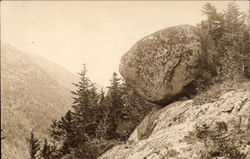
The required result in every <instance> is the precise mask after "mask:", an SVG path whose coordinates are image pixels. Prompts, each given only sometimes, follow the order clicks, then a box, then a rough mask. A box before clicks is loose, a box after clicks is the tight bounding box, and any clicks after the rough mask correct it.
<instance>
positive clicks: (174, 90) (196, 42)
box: [119, 25, 217, 105]
mask: <svg viewBox="0 0 250 159" xmlns="http://www.w3.org/2000/svg"><path fill="white" fill-rule="evenodd" d="M216 56H217V54H216V52H215V51H214V45H213V42H212V40H211V39H210V38H209V37H208V36H207V34H206V33H204V32H202V31H201V30H200V29H199V28H197V27H194V26H190V25H179V26H174V27H169V28H166V29H163V30H160V31H158V32H155V33H153V34H151V35H149V36H146V37H144V38H143V39H141V40H140V41H138V42H137V43H136V44H135V45H134V46H133V47H132V48H131V49H130V50H129V51H128V52H127V53H125V54H124V55H123V56H122V58H121V61H120V67H119V70H120V73H121V75H122V76H123V78H124V79H125V81H126V82H127V83H128V84H129V85H130V86H132V87H133V88H134V89H135V90H136V91H137V92H138V93H139V94H140V95H141V96H142V97H144V98H145V99H147V100H148V101H150V102H152V103H156V104H159V105H166V104H169V103H171V102H172V101H173V100H174V99H176V98H178V97H180V96H183V95H184V94H185V93H186V92H188V91H189V90H188V89H190V86H191V85H192V82H194V81H195V80H196V79H197V78H198V77H202V76H205V75H208V74H216V67H215V65H216V64H215V61H216Z"/></svg>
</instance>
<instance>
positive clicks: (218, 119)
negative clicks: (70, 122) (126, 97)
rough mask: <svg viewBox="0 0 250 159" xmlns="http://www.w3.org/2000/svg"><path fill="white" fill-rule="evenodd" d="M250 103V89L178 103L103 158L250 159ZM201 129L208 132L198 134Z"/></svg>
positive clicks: (148, 120)
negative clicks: (202, 100) (200, 103)
mask: <svg viewBox="0 0 250 159" xmlns="http://www.w3.org/2000/svg"><path fill="white" fill-rule="evenodd" d="M247 87H248V88H249V83H248V85H247ZM249 104H250V101H249V92H248V89H247V88H244V89H242V88H241V89H236V90H232V91H228V92H226V93H223V94H222V95H221V96H220V97H219V98H218V99H216V100H214V101H211V102H208V103H205V104H202V105H195V104H194V102H193V100H186V101H178V102H174V103H172V104H170V105H168V106H167V107H164V108H162V109H159V110H156V111H153V112H151V113H150V114H148V116H146V117H145V119H144V120H143V121H142V122H141V124H140V125H139V126H138V127H137V128H136V129H135V130H134V132H133V133H132V135H131V136H130V138H129V140H128V141H127V143H126V144H122V145H118V146H115V147H113V148H112V149H110V150H108V151H107V152H106V153H105V154H103V155H102V156H101V157H99V159H201V158H206V157H209V156H210V158H211V159H212V158H213V159H216V158H217V159H218V158H220V159H229V158H230V159H231V158H238V159H243V158H246V159H248V158H249V157H250V151H249V149H250V144H249V143H250V138H249V137H250V136H249V133H250V125H249V124H250V123H249V121H250V113H249V112H250V107H249ZM204 125H206V126H204ZM197 126H200V127H201V126H203V127H204V129H200V130H202V131H198V129H197ZM206 127H207V131H206V129H205V128H206ZM212 130H213V131H212ZM202 135H203V136H202ZM205 142H206V144H205ZM206 155H209V156H206ZM240 155H242V157H240Z"/></svg>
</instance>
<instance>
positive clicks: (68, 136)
mask: <svg viewBox="0 0 250 159" xmlns="http://www.w3.org/2000/svg"><path fill="white" fill-rule="evenodd" d="M75 127H76V123H75V122H74V120H73V114H72V112H71V111H70V110H69V111H68V112H67V113H66V114H65V116H64V117H62V118H61V120H59V122H58V130H59V131H60V132H61V135H62V139H63V141H62V148H61V151H62V152H63V153H64V154H66V153H69V149H70V148H75V147H77V137H76V130H75Z"/></svg>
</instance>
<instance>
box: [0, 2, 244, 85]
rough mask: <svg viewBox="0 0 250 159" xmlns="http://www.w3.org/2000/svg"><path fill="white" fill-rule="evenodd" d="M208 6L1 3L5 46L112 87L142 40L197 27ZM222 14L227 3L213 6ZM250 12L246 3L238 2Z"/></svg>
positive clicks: (171, 3) (172, 3)
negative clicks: (181, 27) (115, 74)
mask: <svg viewBox="0 0 250 159" xmlns="http://www.w3.org/2000/svg"><path fill="white" fill-rule="evenodd" d="M205 3H206V2H205V1H117V2H115V1H99V2H98V1H92V2H91V1H71V2H70V1H26V2H25V1H2V2H1V40H3V41H5V42H7V43H9V44H11V45H13V46H15V47H16V48H18V49H20V50H22V51H24V52H27V53H32V54H38V55H40V56H42V57H44V58H46V59H48V60H50V61H53V62H55V63H57V64H59V65H61V66H63V67H65V68H66V69H68V70H70V71H71V72H73V73H76V72H80V71H81V68H82V67H81V66H82V64H83V63H85V64H86V65H87V69H88V76H89V77H90V78H91V80H92V81H94V82H97V83H99V84H102V85H104V86H106V85H108V83H109V79H110V78H111V76H112V73H113V72H114V71H116V72H118V66H119V61H120V57H121V56H122V55H123V54H124V53H125V52H126V51H128V50H129V49H130V48H131V47H132V45H133V44H134V43H135V42H136V41H138V40H140V39H141V38H142V37H144V36H146V35H148V34H150V33H153V32H155V31H158V30H160V29H163V28H165V27H168V26H174V25H178V24H191V25H195V24H197V23H198V22H200V21H201V19H202V18H203V17H202V15H201V7H202V6H203V5H204V4H205ZM210 3H212V4H214V5H215V6H216V7H217V8H218V9H219V10H223V9H225V8H226V5H227V3H228V2H227V1H210ZM237 4H238V5H239V7H240V8H241V10H242V11H244V12H248V11H249V2H248V1H238V2H237Z"/></svg>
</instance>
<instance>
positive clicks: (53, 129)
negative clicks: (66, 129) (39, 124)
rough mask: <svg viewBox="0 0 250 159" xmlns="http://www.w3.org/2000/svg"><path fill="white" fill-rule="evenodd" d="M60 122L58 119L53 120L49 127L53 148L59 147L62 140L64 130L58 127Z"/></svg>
mask: <svg viewBox="0 0 250 159" xmlns="http://www.w3.org/2000/svg"><path fill="white" fill-rule="evenodd" d="M58 125H59V123H58V122H57V121H56V120H53V121H52V123H51V124H50V127H49V128H48V132H49V135H50V137H51V138H52V143H53V145H52V146H53V149H54V150H55V149H56V148H57V144H58V143H60V142H61V141H62V132H61V131H60V129H59V128H58Z"/></svg>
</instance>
